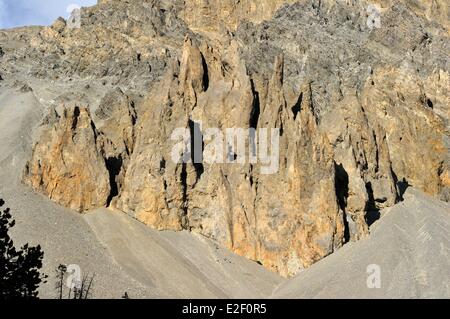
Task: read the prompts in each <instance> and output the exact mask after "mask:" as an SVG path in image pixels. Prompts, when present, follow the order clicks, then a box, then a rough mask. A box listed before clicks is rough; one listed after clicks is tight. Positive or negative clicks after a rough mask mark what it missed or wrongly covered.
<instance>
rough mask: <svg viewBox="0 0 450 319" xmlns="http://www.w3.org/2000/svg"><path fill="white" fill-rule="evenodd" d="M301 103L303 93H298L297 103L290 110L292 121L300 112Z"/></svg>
mask: <svg viewBox="0 0 450 319" xmlns="http://www.w3.org/2000/svg"><path fill="white" fill-rule="evenodd" d="M302 101H303V92H302V93H300V96H299V97H298V100H297V102H296V103H295V105H294V106H293V107H292V109H291V110H292V114H293V115H294V121H295V120H296V119H297V115H298V113H300V111H301V106H302Z"/></svg>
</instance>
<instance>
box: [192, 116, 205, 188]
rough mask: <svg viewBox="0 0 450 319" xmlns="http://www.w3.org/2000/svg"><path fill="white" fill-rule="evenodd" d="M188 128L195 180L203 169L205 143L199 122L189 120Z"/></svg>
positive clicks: (199, 176) (200, 175)
mask: <svg viewBox="0 0 450 319" xmlns="http://www.w3.org/2000/svg"><path fill="white" fill-rule="evenodd" d="M189 130H190V133H191V160H192V163H193V165H194V169H195V173H196V178H197V181H198V180H199V179H200V178H201V177H202V174H203V173H204V171H205V168H204V166H203V150H204V148H205V144H204V141H203V133H202V131H201V127H200V124H199V123H197V122H194V121H192V120H189Z"/></svg>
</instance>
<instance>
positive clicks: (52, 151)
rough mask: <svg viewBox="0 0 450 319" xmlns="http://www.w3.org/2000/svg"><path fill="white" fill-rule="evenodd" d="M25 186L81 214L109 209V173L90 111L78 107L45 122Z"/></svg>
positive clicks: (34, 150) (54, 113)
mask: <svg viewBox="0 0 450 319" xmlns="http://www.w3.org/2000/svg"><path fill="white" fill-rule="evenodd" d="M41 130H42V132H41V135H40V140H39V142H38V143H37V144H36V145H35V146H34V149H33V155H32V158H31V159H30V161H29V162H28V163H27V166H26V168H25V172H24V182H25V183H26V184H28V185H30V186H31V187H33V188H34V189H36V190H38V191H40V192H42V193H44V194H46V195H47V196H49V197H50V198H51V199H52V200H54V201H56V202H58V203H59V204H61V205H63V206H66V207H69V208H72V209H75V210H78V211H80V212H83V211H86V210H89V209H93V208H96V207H101V206H104V205H106V201H107V198H108V196H109V193H110V184H109V178H108V171H107V169H106V166H105V162H104V159H103V156H102V154H101V152H100V151H99V150H98V148H97V143H96V142H97V141H96V138H97V136H96V134H97V133H96V130H95V127H93V123H92V120H91V116H90V113H89V110H88V109H86V108H83V107H79V106H74V107H69V108H66V109H64V111H63V114H61V115H58V114H57V113H56V111H54V112H52V113H51V114H50V115H49V116H47V118H46V119H45V120H44V123H43V127H42V129H41Z"/></svg>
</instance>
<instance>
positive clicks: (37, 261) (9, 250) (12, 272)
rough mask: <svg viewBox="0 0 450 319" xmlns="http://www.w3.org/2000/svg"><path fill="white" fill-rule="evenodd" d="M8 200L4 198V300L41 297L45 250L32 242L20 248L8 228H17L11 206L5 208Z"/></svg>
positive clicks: (0, 257) (0, 212) (0, 252)
mask: <svg viewBox="0 0 450 319" xmlns="http://www.w3.org/2000/svg"><path fill="white" fill-rule="evenodd" d="M4 204H5V202H4V201H3V200H2V199H0V299H16V298H29V299H34V298H37V297H38V291H37V290H38V288H39V284H40V283H41V282H42V281H43V280H45V278H47V276H45V275H42V274H41V273H40V272H39V270H40V269H41V268H42V260H43V258H44V252H43V251H42V250H41V247H40V246H36V247H30V246H29V245H28V244H26V245H24V246H23V247H21V248H20V249H19V250H17V249H16V248H15V247H14V242H13V240H12V239H11V238H10V236H9V234H8V231H9V230H10V229H11V228H12V227H14V225H15V221H14V220H13V219H12V216H11V214H10V209H9V208H5V209H2V207H3V205H4Z"/></svg>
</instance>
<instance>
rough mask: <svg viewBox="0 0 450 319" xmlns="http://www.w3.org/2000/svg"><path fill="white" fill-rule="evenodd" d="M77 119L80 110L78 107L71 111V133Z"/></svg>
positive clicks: (76, 123)
mask: <svg viewBox="0 0 450 319" xmlns="http://www.w3.org/2000/svg"><path fill="white" fill-rule="evenodd" d="M79 117H80V108H79V107H78V106H75V108H74V109H73V119H72V131H74V130H75V129H76V128H77V125H78V118H79Z"/></svg>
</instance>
